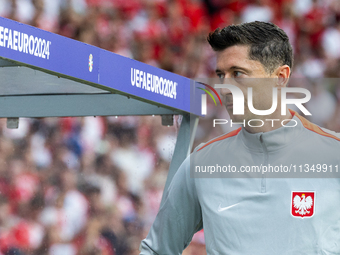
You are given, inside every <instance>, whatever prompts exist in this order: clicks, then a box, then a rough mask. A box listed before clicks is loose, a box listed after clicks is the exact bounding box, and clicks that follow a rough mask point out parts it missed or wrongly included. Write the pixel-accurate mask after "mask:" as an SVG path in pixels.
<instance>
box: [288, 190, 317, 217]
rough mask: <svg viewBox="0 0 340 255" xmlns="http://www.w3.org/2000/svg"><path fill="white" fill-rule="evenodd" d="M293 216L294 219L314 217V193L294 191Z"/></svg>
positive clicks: (292, 197) (292, 199)
mask: <svg viewBox="0 0 340 255" xmlns="http://www.w3.org/2000/svg"><path fill="white" fill-rule="evenodd" d="M291 201H292V202H291V214H292V215H293V216H294V217H302V218H303V217H312V216H313V215H314V211H315V192H314V191H306V192H300V191H292V196H291Z"/></svg>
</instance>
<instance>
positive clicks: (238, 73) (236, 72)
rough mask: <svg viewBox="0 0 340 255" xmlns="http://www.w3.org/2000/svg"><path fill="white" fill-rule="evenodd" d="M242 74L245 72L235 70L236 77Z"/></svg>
mask: <svg viewBox="0 0 340 255" xmlns="http://www.w3.org/2000/svg"><path fill="white" fill-rule="evenodd" d="M242 74H243V73H242V72H240V71H235V72H234V77H235V78H238V77H240V76H241V75H242Z"/></svg>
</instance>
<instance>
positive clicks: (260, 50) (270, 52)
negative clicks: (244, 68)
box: [207, 21, 293, 74]
mask: <svg viewBox="0 0 340 255" xmlns="http://www.w3.org/2000/svg"><path fill="white" fill-rule="evenodd" d="M207 39H208V42H209V44H210V45H211V47H212V48H213V50H215V51H223V50H225V49H226V48H228V47H231V46H234V45H246V46H250V50H249V58H250V59H252V60H257V61H260V62H261V64H262V65H263V66H264V68H265V70H266V72H267V73H269V74H271V73H273V72H274V70H275V69H276V68H277V67H279V66H281V65H288V66H289V67H290V68H291V69H292V67H293V49H292V45H291V44H290V43H289V38H288V36H287V34H286V33H285V32H284V31H283V30H282V29H281V28H279V27H278V26H276V25H274V24H272V23H269V22H260V21H254V22H249V23H242V24H239V25H230V26H227V27H225V28H223V29H222V30H221V29H219V28H217V29H216V30H215V31H214V32H211V33H210V34H209V36H208V38H207Z"/></svg>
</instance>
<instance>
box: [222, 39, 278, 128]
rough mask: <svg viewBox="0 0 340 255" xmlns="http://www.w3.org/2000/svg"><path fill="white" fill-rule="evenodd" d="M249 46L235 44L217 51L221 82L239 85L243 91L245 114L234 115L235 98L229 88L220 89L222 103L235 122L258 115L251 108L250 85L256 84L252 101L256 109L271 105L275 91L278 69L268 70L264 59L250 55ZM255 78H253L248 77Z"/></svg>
mask: <svg viewBox="0 0 340 255" xmlns="http://www.w3.org/2000/svg"><path fill="white" fill-rule="evenodd" d="M248 51H249V46H243V45H242V46H241V45H236V46H232V47H229V48H227V49H225V50H223V51H219V52H217V68H216V74H217V75H218V76H219V77H220V79H221V83H223V84H232V85H235V86H237V87H238V88H240V89H241V90H242V92H243V95H244V97H245V98H244V102H245V106H244V109H245V112H244V115H235V116H234V115H233V98H232V94H231V92H230V90H229V89H221V95H222V98H223V103H224V105H225V106H226V108H227V111H228V113H229V115H230V118H231V119H232V120H233V121H234V122H236V121H237V122H242V121H243V119H245V120H246V121H247V120H249V119H254V118H255V119H256V118H258V116H256V115H254V114H253V113H251V112H250V111H249V109H248V100H247V94H248V92H247V89H248V87H252V88H253V105H254V108H255V109H257V110H267V109H270V108H271V106H272V93H273V92H272V91H273V87H275V86H276V82H275V79H273V78H275V77H276V78H277V76H276V75H275V72H273V74H271V75H270V74H268V73H267V72H266V71H265V69H264V67H263V65H262V64H261V62H259V61H256V60H250V59H249V54H248ZM245 78H252V79H245Z"/></svg>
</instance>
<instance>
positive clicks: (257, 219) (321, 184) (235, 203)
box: [140, 112, 340, 255]
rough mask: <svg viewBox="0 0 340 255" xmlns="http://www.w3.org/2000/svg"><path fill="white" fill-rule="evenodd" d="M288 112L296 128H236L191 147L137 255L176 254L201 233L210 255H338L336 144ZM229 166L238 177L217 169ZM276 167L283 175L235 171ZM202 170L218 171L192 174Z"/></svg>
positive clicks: (339, 161)
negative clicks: (252, 130)
mask: <svg viewBox="0 0 340 255" xmlns="http://www.w3.org/2000/svg"><path fill="white" fill-rule="evenodd" d="M292 113H293V114H294V116H293V119H292V120H291V122H292V121H294V122H296V123H297V126H295V127H291V128H289V127H281V128H279V129H276V130H273V131H270V132H266V133H256V134H250V133H248V132H247V131H246V130H245V129H243V128H242V129H241V128H240V129H238V130H236V131H233V132H231V133H229V134H227V135H224V136H221V137H218V138H216V139H214V140H212V141H210V142H208V143H206V144H205V145H204V146H201V147H200V148H198V149H196V150H195V152H194V153H193V154H191V156H190V157H188V158H187V159H186V160H185V161H184V162H183V164H182V165H181V167H180V168H179V169H178V171H177V173H176V174H175V176H174V178H173V180H172V182H171V184H170V186H169V189H168V191H167V193H166V199H165V203H164V204H163V206H162V207H161V208H160V210H159V213H158V215H157V217H156V220H155V222H154V224H153V225H152V228H151V230H150V232H149V234H148V236H147V237H146V239H144V240H143V241H142V243H141V246H140V248H141V253H140V254H143V255H146V254H159V255H160V254H169V255H170V254H171V255H172V254H181V253H182V251H183V250H184V249H185V247H186V246H187V245H188V244H189V243H190V241H191V238H192V236H193V235H194V233H195V232H196V231H198V230H200V229H201V228H204V235H205V241H206V250H207V253H208V255H216V254H231V255H238V254H242V255H250V254H251V255H267V254H268V255H273V254H275V255H279V254H282V255H302V254H304V255H313V254H340V179H339V177H340V169H339V167H340V138H339V137H337V136H336V134H335V133H332V132H331V131H328V130H325V129H322V128H320V127H318V126H316V125H314V124H312V123H310V122H308V121H307V120H305V119H304V118H302V117H301V116H299V115H298V114H297V113H295V112H292ZM229 165H230V166H234V167H235V168H234V170H235V169H236V173H231V172H223V171H222V170H221V169H223V168H222V166H229ZM281 165H282V167H281V171H282V173H281V172H273V173H268V172H267V173H263V174H262V172H261V173H256V174H255V175H253V173H251V172H243V173H240V171H241V167H243V168H242V169H243V171H245V168H246V167H247V166H248V170H249V169H251V167H253V170H256V169H259V168H261V167H262V170H263V169H265V168H263V167H266V166H267V171H268V169H269V168H270V167H269V166H273V167H274V166H276V167H277V168H276V170H278V169H280V166H281ZM197 166H200V168H197ZM202 166H214V167H215V169H213V168H211V167H210V170H211V171H212V170H214V171H215V172H213V173H210V172H211V171H210V172H197V171H198V169H200V170H202V171H204V168H203V167H202ZM218 166H220V167H221V168H220V169H218ZM294 166H295V171H296V172H294ZM278 167H279V168H278ZM289 167H290V172H289V173H287V172H283V170H287V169H289ZM226 169H227V168H224V170H226ZM273 169H274V168H273ZM313 169H314V170H313ZM190 170H191V171H190ZM217 170H219V171H221V172H220V173H217V172H216V171H217ZM300 170H301V172H300ZM307 170H308V171H307ZM195 171H196V172H195ZM237 171H239V172H237ZM331 171H332V172H331ZM336 171H338V172H336ZM233 174H234V175H233ZM193 176H195V177H196V178H193ZM230 177H233V178H230ZM247 177H248V178H247ZM254 177H255V178H254ZM278 177H279V178H278ZM283 177H286V178H283ZM298 177H299V178H298ZM320 177H321V178H320ZM324 177H327V178H324Z"/></svg>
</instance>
